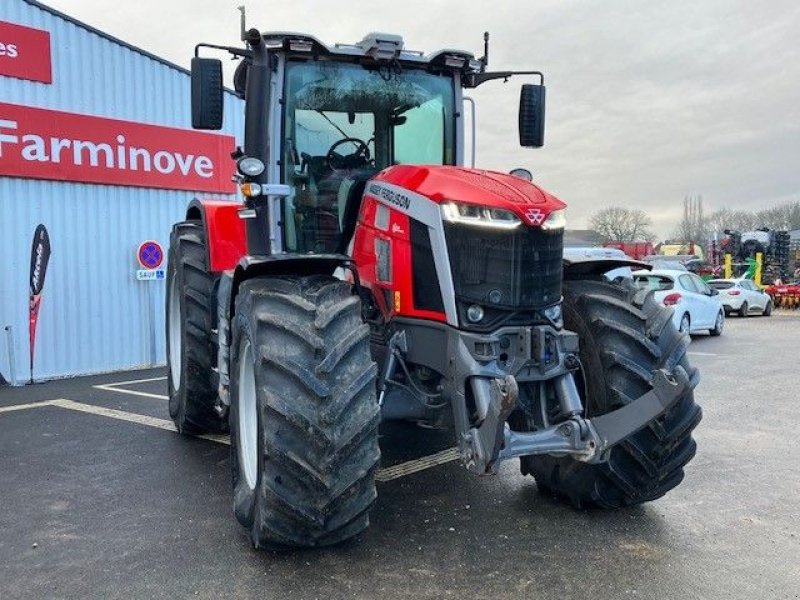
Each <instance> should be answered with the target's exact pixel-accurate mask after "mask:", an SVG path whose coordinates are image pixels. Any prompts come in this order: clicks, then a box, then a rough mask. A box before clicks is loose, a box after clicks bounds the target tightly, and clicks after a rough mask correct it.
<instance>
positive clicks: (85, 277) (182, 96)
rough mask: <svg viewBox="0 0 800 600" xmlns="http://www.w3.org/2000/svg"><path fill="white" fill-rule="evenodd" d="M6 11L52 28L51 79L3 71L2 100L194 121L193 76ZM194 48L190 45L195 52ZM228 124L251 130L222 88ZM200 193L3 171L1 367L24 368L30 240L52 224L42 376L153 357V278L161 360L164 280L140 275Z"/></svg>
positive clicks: (5, 4)
mask: <svg viewBox="0 0 800 600" xmlns="http://www.w3.org/2000/svg"><path fill="white" fill-rule="evenodd" d="M0 20H2V21H8V22H12V23H18V24H20V25H25V26H29V27H35V28H38V29H45V30H47V31H49V32H50V36H51V48H52V61H53V84H52V85H46V84H42V83H35V82H30V81H23V80H19V79H13V78H10V77H3V76H0V102H8V103H13V104H22V105H27V106H34V107H41V108H49V109H55V110H63V111H67V112H75V113H81V114H89V115H96V116H101V117H111V118H117V119H125V120H130V121H138V122H142V123H151V124H155V125H166V126H171V127H181V128H187V129H188V128H190V127H191V118H190V104H189V90H190V82H189V76H188V75H187V74H186V73H185V72H184V71H182V70H178V69H175V68H173V67H171V66H169V65H167V64H164V63H162V62H159V61H156V60H154V59H153V58H150V57H148V56H146V55H144V54H142V53H140V52H136V51H135V50H134V49H131V48H128V47H126V46H123V45H120V44H118V43H115V42H113V41H111V40H109V39H107V38H105V37H103V36H101V35H98V34H96V33H93V32H91V31H90V30H88V29H85V28H83V27H81V26H79V25H77V24H75V23H73V22H70V21H68V20H66V19H63V18H61V17H59V16H58V15H56V14H53V13H51V12H49V11H46V10H43V9H42V8H40V7H38V6H36V5H35V4H30V3H28V2H26V1H25V0H2V1H0ZM192 50H193V49H192V48H187V55H188V53H190V52H191V51H192ZM225 102H226V106H225V126H224V130H223V131H224V132H226V133H229V134H232V135H235V136H236V137H237V141H239V138H240V135H239V134H240V132H241V131H242V130H243V116H242V103H241V101H240V100H239V99H238V98H236V97H235V96H233V94H226V100H225ZM195 195H196V194H194V193H193V192H180V191H170V190H157V189H145V188H134V187H120V186H109V185H89V184H81V183H64V182H55V181H40V180H28V179H15V178H8V177H0V334H2V335H3V339H2V340H0V374H2V375H3V377H5V379H6V380H10V365H9V356H8V352H7V349H6V339H5V331H3V329H4V328H5V327H6V326H7V325H11V326H12V328H13V332H14V335H15V340H16V343H15V348H14V350H15V352H14V353H15V355H16V373H17V377H18V378H20V379H25V380H27V378H28V376H29V373H28V278H29V267H30V252H31V239H32V236H33V232H34V229H35V228H36V226H37V225H38V224H39V223H44V224H45V226H46V227H47V229H48V232H49V234H50V243H51V247H52V255H51V258H50V264H49V266H48V269H47V277H46V280H45V286H44V292H43V299H42V304H41V308H40V312H39V324H38V332H37V336H36V360H35V366H34V378H35V379H47V378H53V377H62V376H70V375H78V374H86V373H98V372H103V371H111V370H116V369H129V368H134V367H138V366H144V365H147V364H149V363H150V351H149V344H148V342H149V339H148V338H149V336H148V322H147V303H146V295H145V292H146V287H145V286H150V288H151V290H152V291H153V292H154V294H155V305H156V314H155V319H156V320H155V327H156V332H157V336H156V362H157V363H163V362H164V361H165V347H164V314H163V306H164V291H165V285H164V282H154V283H145V282H138V281H136V279H135V269H136V268H137V267H136V260H135V251H136V248H137V246H138V244H139V243H140V242H141V241H143V240H146V239H155V240H157V241H159V242H161V244H162V245H163V246H164V247H165V248H166V247H167V246H168V244H169V232H170V228H171V224H172V223H174V222H175V221H178V220H180V219H181V218H182V216H183V215H184V214H185V207H186V205H187V204H188V202H189V200H191V198H192V197H193V196H195Z"/></svg>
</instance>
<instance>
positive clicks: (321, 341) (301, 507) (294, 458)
mask: <svg viewBox="0 0 800 600" xmlns="http://www.w3.org/2000/svg"><path fill="white" fill-rule="evenodd" d="M232 329H233V345H232V348H231V350H232V354H231V411H230V429H231V464H232V474H233V490H234V510H235V512H236V517H237V519H238V520H239V522H240V523H241V524H242V525H243V526H244V527H245V528H246V529H247V530H248V531H249V534H250V539H251V541H252V543H253V545H254V546H255V547H257V548H275V547H281V546H325V545H330V544H336V543H338V542H342V541H344V540H346V539H348V538H351V537H353V536H354V535H356V534H358V533H359V532H361V531H363V530H364V529H365V528H366V527H367V526H368V525H369V510H370V508H371V507H372V505H373V503H374V501H375V498H376V491H375V472H376V471H377V468H378V461H379V459H380V451H379V449H378V422H379V418H380V411H379V407H378V404H377V400H376V396H375V377H376V374H377V368H376V366H375V363H374V362H373V361H372V358H371V357H370V353H369V328H368V327H367V325H365V324H364V323H363V322H362V320H361V305H360V302H359V299H358V297H357V296H354V295H353V294H352V292H351V286H350V285H349V284H347V283H345V282H343V281H339V280H337V279H335V278H333V277H328V276H318V275H315V276H310V277H276V278H256V279H251V280H248V281H245V282H244V283H243V284H242V286H241V288H240V289H239V293H238V295H237V297H236V313H235V316H234V321H233V328H232Z"/></svg>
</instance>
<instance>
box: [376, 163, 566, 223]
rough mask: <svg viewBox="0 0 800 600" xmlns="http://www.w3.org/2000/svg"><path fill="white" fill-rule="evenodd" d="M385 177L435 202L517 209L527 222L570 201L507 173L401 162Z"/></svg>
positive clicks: (537, 220) (386, 171)
mask: <svg viewBox="0 0 800 600" xmlns="http://www.w3.org/2000/svg"><path fill="white" fill-rule="evenodd" d="M373 181H382V182H385V183H390V184H393V185H397V186H399V187H402V188H404V189H406V190H409V191H411V192H416V193H417V194H420V195H422V196H425V197H426V198H429V199H430V200H432V201H433V202H436V203H443V202H461V203H464V204H477V205H480V206H488V207H491V208H500V209H505V210H509V211H511V212H513V213H514V214H516V215H517V216H518V217H519V218H520V219H521V220H522V222H523V223H527V224H528V225H533V226H537V225H540V224H541V223H542V222H543V221H544V220H545V219H546V218H547V217H548V216H549V215H550V213H552V212H553V211H556V210H561V209H564V208H566V204H564V203H563V202H561V200H559V199H558V198H556V197H555V196H553V195H551V194H549V193H547V192H546V191H544V190H543V189H541V188H540V187H538V186H536V185H534V184H532V183H529V182H527V181H525V180H524V179H520V178H519V177H515V176H513V175H508V174H506V173H500V172H497V171H483V170H480V169H467V168H464V167H450V166H416V165H397V166H394V167H389V168H388V169H384V170H383V171H381V172H380V173H379V174H378V175H377V176H376V177H375V178H374V180H373Z"/></svg>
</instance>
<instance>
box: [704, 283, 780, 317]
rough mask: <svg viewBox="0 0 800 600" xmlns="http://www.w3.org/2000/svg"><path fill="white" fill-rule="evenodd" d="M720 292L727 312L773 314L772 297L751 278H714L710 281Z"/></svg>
mask: <svg viewBox="0 0 800 600" xmlns="http://www.w3.org/2000/svg"><path fill="white" fill-rule="evenodd" d="M708 285H710V286H711V287H712V288H714V289H715V290H717V291H718V292H719V297H720V300H722V306H723V307H724V308H725V312H726V313H728V314H730V313H733V312H735V313H738V314H739V316H740V317H746V316H748V315H752V314H757V315H764V316H765V317H768V316H770V315H771V314H772V298H770V296H769V294H767V293H766V292H765V291H764V290H762V289H761V288H760V287H758V286H757V285H756V284H755V283H753V282H752V281H751V280H749V279H712V280H711V281H709V282H708Z"/></svg>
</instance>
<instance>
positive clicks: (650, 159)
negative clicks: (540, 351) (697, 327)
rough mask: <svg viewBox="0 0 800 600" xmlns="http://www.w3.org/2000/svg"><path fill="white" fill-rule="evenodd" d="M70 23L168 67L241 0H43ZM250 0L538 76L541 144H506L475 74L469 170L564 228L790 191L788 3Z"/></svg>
mask: <svg viewBox="0 0 800 600" xmlns="http://www.w3.org/2000/svg"><path fill="white" fill-rule="evenodd" d="M49 3H50V4H51V5H52V6H54V7H55V8H58V9H59V10H63V11H64V12H67V13H68V14H70V15H73V16H75V17H76V18H78V19H81V20H84V21H86V22H88V23H89V24H91V25H94V26H96V27H98V28H100V29H102V30H104V31H108V32H109V33H111V34H113V35H115V36H117V37H120V38H122V39H124V40H126V41H129V42H131V43H133V44H136V45H139V46H141V47H143V48H145V49H147V50H149V51H151V52H154V53H156V54H159V55H161V56H164V57H165V58H167V59H169V60H172V61H174V62H177V63H179V64H182V65H188V61H189V58H190V56H191V54H192V50H193V47H194V44H195V43H196V42H197V41H200V40H202V41H211V42H219V43H237V39H238V12H237V11H236V10H235V7H236V5H238V4H240V3H241V0H230V1H229V0H169V1H168V2H165V1H164V0H137V2H123V3H116V4H115V5H114V8H113V10H109V9H108V6H109V5H108V4H107V3H106V2H103V1H101V0H50V1H49ZM364 6H365V5H364V4H363V3H362V2H336V3H333V2H311V1H308V0H306V1H299V2H292V3H278V2H271V3H264V2H259V3H253V2H251V3H249V5H248V11H249V12H248V20H249V22H250V24H251V25H253V26H258V27H260V28H262V29H263V30H290V31H305V32H308V33H311V34H313V35H316V36H317V37H318V38H320V39H322V40H323V41H325V42H327V43H333V42H337V41H339V42H354V41H357V40H359V39H361V37H362V36H363V35H364V34H365V33H366V32H368V31H389V32H394V33H400V34H402V35H403V36H404V38H405V40H406V47H407V48H413V49H420V50H425V51H430V50H433V49H436V48H440V47H462V48H465V49H467V50H472V51H473V52H475V53H476V54H480V53H482V38H481V36H482V33H483V31H484V30H489V31H490V32H491V33H492V43H491V52H490V58H491V65H490V66H491V67H492V68H496V69H531V68H535V69H540V70H542V71H544V72H545V75H546V78H547V85H548V92H547V93H548V106H547V113H548V114H547V135H546V145H545V147H544V148H543V149H540V150H527V149H521V148H519V146H518V145H517V133H516V110H517V102H518V95H519V90H518V87H519V83H520V81H515V80H514V79H512V80H511V82H509V83H508V84H505V85H504V84H502V83H499V82H491V83H487V84H485V85H484V86H482V87H481V88H479V89H477V90H474V91H472V92H471V93H470V95H472V96H474V97H475V99H476V100H477V102H478V111H477V118H478V152H477V155H478V164H479V165H480V166H485V167H487V168H496V169H502V170H508V169H510V168H512V167H515V166H525V167H528V168H530V169H531V170H532V171H533V172H534V174H535V176H536V178H537V181H538V182H540V183H541V184H542V185H543V186H544V187H546V188H547V189H549V190H550V191H552V192H553V193H555V194H556V195H558V196H559V197H561V198H562V199H563V200H565V201H566V202H567V203H568V204H569V205H570V220H571V222H572V224H573V225H574V226H584V225H585V224H586V223H587V220H588V216H589V215H590V214H591V213H592V212H593V211H594V210H596V209H597V208H599V207H602V206H605V205H610V204H617V205H622V206H628V207H636V208H643V209H644V210H646V211H648V213H649V214H650V215H651V216H652V218H653V221H654V223H655V227H656V230H657V232H658V233H659V234H661V235H662V236H665V235H668V234H669V233H670V232H671V230H672V228H673V227H674V225H675V223H676V222H677V220H678V219H679V218H680V214H681V202H682V200H683V197H684V196H685V195H686V194H688V193H692V192H694V193H701V194H702V195H703V197H704V199H705V202H706V210H707V211H711V210H714V209H715V208H719V207H722V206H729V207H732V208H745V209H757V208H762V207H765V206H770V205H772V204H774V203H775V202H778V201H781V200H785V199H796V198H800V168H799V167H800V165H799V164H798V162H800V161H799V160H798V159H800V36H798V35H797V32H798V31H800V5H798V4H797V3H795V2H790V1H787V0H773V1H771V2H768V3H759V4H754V3H745V2H736V3H732V2H728V1H723V0H705V1H704V2H689V1H685V0H681V1H677V2H661V3H644V2H637V1H623V0H604V1H602V2H600V1H577V0H572V1H563V0H537V1H531V0H529V1H521V0H520V1H516V2H511V1H508V0H496V1H493V2H491V3H471V4H469V3H468V4H466V5H465V4H463V3H455V2H437V1H436V0H428V1H420V0H410V1H407V2H403V3H397V2H388V1H385V0H374V1H373V2H371V3H370V4H369V7H370V9H369V10H364Z"/></svg>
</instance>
